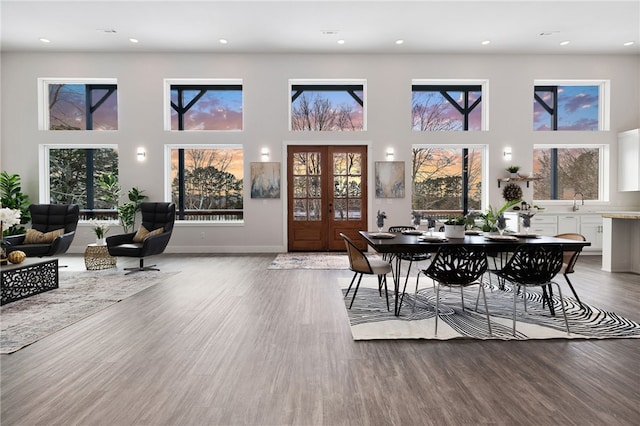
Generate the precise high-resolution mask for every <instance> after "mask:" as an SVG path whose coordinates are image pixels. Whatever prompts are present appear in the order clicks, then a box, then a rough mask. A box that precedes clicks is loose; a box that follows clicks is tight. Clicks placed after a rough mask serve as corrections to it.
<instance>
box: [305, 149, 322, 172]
mask: <svg viewBox="0 0 640 426" xmlns="http://www.w3.org/2000/svg"><path fill="white" fill-rule="evenodd" d="M307 173H308V174H310V175H319V174H320V173H321V170H320V153H319V152H310V153H309V159H308V162H307Z"/></svg>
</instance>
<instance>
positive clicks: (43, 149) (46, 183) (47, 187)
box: [38, 144, 120, 222]
mask: <svg viewBox="0 0 640 426" xmlns="http://www.w3.org/2000/svg"><path fill="white" fill-rule="evenodd" d="M51 149H114V150H116V151H118V163H119V162H120V155H119V152H120V151H119V147H118V144H40V145H39V146H38V163H39V164H38V170H39V176H38V190H39V191H38V192H39V197H38V200H39V202H40V203H41V204H50V203H51V179H50V177H51V169H50V164H51V163H50V162H51V157H50V154H49V151H50V150H51ZM115 211H116V212H117V210H115ZM82 212H83V210H81V215H82ZM87 212H89V215H90V212H91V210H87ZM117 220H118V219H117V214H116V219H115V221H117ZM81 221H83V220H82V219H81ZM83 222H84V221H83Z"/></svg>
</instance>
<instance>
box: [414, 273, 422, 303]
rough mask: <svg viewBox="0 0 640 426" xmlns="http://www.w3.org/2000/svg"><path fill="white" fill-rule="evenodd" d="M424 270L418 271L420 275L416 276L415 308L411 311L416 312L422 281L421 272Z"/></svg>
mask: <svg viewBox="0 0 640 426" xmlns="http://www.w3.org/2000/svg"><path fill="white" fill-rule="evenodd" d="M421 272H422V271H418V276H417V277H416V291H415V293H414V294H413V309H412V310H411V312H415V311H416V305H417V304H418V283H419V282H420V273H421Z"/></svg>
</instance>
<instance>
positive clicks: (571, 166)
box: [533, 145, 606, 200]
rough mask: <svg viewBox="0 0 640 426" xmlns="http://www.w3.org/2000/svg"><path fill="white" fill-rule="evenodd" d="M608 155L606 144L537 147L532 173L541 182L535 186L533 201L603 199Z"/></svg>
mask: <svg viewBox="0 0 640 426" xmlns="http://www.w3.org/2000/svg"><path fill="white" fill-rule="evenodd" d="M605 155H606V152H605V147H604V146H603V145H587V146H578V145H575V146H554V147H551V146H544V145H536V146H534V150H533V171H534V172H535V174H536V176H539V177H541V178H542V180H539V181H535V182H534V183H533V198H534V199H535V200H573V198H574V197H575V196H576V194H579V196H580V195H581V196H582V197H583V198H584V199H585V200H602V199H603V198H604V185H603V182H604V173H605V170H604V168H605V161H604V157H605Z"/></svg>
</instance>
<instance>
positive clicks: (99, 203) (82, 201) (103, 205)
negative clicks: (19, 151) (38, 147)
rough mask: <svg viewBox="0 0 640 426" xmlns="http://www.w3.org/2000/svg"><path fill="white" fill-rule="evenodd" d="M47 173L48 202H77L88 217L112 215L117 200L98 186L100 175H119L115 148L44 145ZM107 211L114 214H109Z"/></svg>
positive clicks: (45, 177)
mask: <svg viewBox="0 0 640 426" xmlns="http://www.w3.org/2000/svg"><path fill="white" fill-rule="evenodd" d="M47 152H48V154H47V157H48V159H49V163H48V175H47V176H44V179H45V182H46V183H47V187H48V192H49V201H48V202H49V203H52V204H78V205H79V206H80V210H81V211H82V212H83V213H86V214H87V216H94V217H95V216H100V215H101V214H104V215H106V216H107V217H111V216H115V212H116V208H117V203H118V200H117V199H114V197H113V193H112V192H110V191H109V190H108V189H107V188H105V187H103V186H102V185H100V182H101V180H102V175H103V174H108V175H111V176H113V177H114V178H115V180H116V181H117V178H118V149H117V148H116V147H108V148H75V147H74V148H62V147H55V146H48V147H47ZM109 211H111V212H112V213H113V214H112V215H110V214H109Z"/></svg>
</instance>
